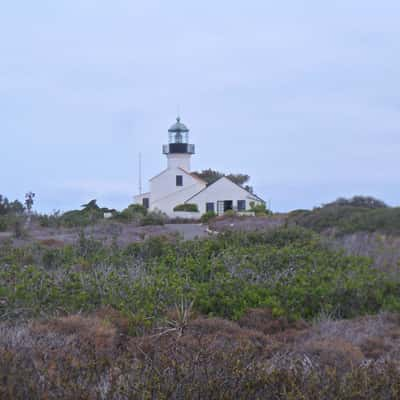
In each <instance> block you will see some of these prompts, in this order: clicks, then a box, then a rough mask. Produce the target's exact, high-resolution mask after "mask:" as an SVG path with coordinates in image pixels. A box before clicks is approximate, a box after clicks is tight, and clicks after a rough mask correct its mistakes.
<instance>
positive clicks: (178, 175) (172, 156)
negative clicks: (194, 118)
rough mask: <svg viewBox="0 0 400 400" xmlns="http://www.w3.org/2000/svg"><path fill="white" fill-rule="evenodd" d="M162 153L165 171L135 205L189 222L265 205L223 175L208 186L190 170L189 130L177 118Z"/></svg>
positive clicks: (157, 176) (191, 148) (155, 177)
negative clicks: (165, 159)
mask: <svg viewBox="0 0 400 400" xmlns="http://www.w3.org/2000/svg"><path fill="white" fill-rule="evenodd" d="M162 152H163V154H165V155H166V156H167V168H166V169H165V170H164V171H161V172H160V173H159V174H157V175H155V176H153V177H152V178H151V179H150V180H149V186H150V191H149V192H147V193H140V194H139V195H137V196H135V203H137V204H141V205H143V206H144V207H145V208H148V209H150V210H151V211H158V212H159V211H161V212H163V213H164V214H166V215H168V216H169V217H170V218H189V219H199V218H200V217H201V215H202V214H204V213H205V212H215V213H217V214H223V213H224V212H226V211H228V210H234V211H237V212H240V213H246V212H250V210H251V207H252V204H253V203H254V204H262V203H264V201H263V200H262V199H260V198H259V197H258V196H256V195H255V194H254V193H250V192H249V191H247V190H246V189H245V188H243V187H241V186H239V185H237V184H236V183H234V182H232V181H231V180H230V179H229V178H228V177H226V176H222V177H221V178H219V179H218V180H217V181H215V182H214V183H212V184H209V185H208V184H207V182H206V181H205V180H203V179H202V178H201V177H199V176H198V175H197V174H195V173H193V172H191V171H190V160H191V158H192V155H193V154H194V144H190V143H189V129H188V127H187V126H186V125H185V124H184V123H182V122H181V119H180V118H179V116H178V117H177V118H176V122H175V123H174V124H173V125H172V126H171V127H170V128H169V129H168V144H164V145H163V147H162Z"/></svg>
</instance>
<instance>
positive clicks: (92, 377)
mask: <svg viewBox="0 0 400 400" xmlns="http://www.w3.org/2000/svg"><path fill="white" fill-rule="evenodd" d="M374 204H375V203H374ZM135 212H136V211H135ZM396 213H397V209H393V208H389V207H386V206H382V205H381V204H379V207H375V206H374V207H371V204H369V206H368V207H365V204H363V205H362V206H360V205H356V206H355V205H354V204H353V205H349V204H334V205H333V204H330V205H326V206H324V207H320V208H317V209H315V210H312V211H296V212H293V213H290V214H287V215H273V216H259V217H251V218H248V217H237V216H225V217H222V218H216V219H214V220H212V221H211V222H210V227H211V228H212V229H214V230H218V231H220V234H218V235H211V236H210V237H205V238H202V239H196V240H183V238H182V237H181V236H180V235H176V234H174V233H173V232H172V231H170V230H169V228H168V226H167V225H148V226H141V225H140V224H137V223H134V221H132V220H128V221H117V220H108V221H99V220H96V221H94V222H93V223H90V219H88V221H89V223H85V226H83V227H69V228H68V227H65V226H62V225H60V224H59V223H58V222H57V221H52V224H53V225H52V226H40V224H39V225H38V221H39V220H36V219H34V220H33V221H32V223H31V225H30V227H29V228H26V229H25V228H24V229H25V232H24V236H22V237H20V238H15V237H13V235H11V237H9V238H8V239H5V240H2V241H0V331H1V335H0V379H1V382H3V384H2V385H0V398H2V399H3V398H4V399H26V398H39V399H41V398H46V399H59V398H63V399H87V398H102V399H143V398H154V399H191V398H201V399H203V398H204V399H208V398H211V399H227V398H237V399H249V398H263V399H271V400H272V399H291V398H292V399H298V398H305V399H309V398H311V399H312V398H315V399H328V400H330V399H355V398H357V399H383V398H384V399H396V398H399V397H400V384H399V382H400V379H399V372H398V371H399V367H400V314H399V312H400V278H399V275H398V260H399V254H398V248H399V247H398V244H399V242H400V239H399V237H397V236H396V232H397V229H398V226H397V222H396V221H397V220H396V219H395V218H394V216H395V215H397V214H396ZM77 215H79V214H77ZM77 215H74V221H77ZM374 215H375V216H376V215H379V217H376V218H375V219H374V218H373V217H372V216H374ZM141 218H142V217H141ZM349 221H352V222H351V223H349ZM354 221H356V222H354ZM389 221H390V223H389ZM57 224H58V225H57ZM42 225H43V224H42ZM361 227H363V228H361ZM364 227H367V228H365V229H364ZM68 232H69V235H70V236H68V235H67V233H68ZM137 232H140V234H139V233H137ZM8 236H10V235H8ZM379 243H380V245H379ZM388 249H391V250H390V251H389V250H388ZM343 250H346V251H343ZM366 256H367V257H366ZM38 377H39V378H38Z"/></svg>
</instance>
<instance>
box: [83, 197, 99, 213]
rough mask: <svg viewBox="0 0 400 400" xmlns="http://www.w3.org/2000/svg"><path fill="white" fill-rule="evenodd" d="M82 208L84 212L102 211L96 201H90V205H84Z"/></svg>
mask: <svg viewBox="0 0 400 400" xmlns="http://www.w3.org/2000/svg"><path fill="white" fill-rule="evenodd" d="M81 207H83V210H82V211H91V210H99V209H100V207H99V206H98V205H97V200H96V199H93V200H90V201H89V203H87V204H82V205H81Z"/></svg>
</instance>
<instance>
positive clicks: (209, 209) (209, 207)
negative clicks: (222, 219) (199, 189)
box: [206, 203, 215, 212]
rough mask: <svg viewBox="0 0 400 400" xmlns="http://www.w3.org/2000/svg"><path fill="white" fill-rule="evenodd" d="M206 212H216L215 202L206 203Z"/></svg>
mask: <svg viewBox="0 0 400 400" xmlns="http://www.w3.org/2000/svg"><path fill="white" fill-rule="evenodd" d="M206 212H215V210H214V203H206Z"/></svg>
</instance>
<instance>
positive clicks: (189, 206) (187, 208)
mask: <svg viewBox="0 0 400 400" xmlns="http://www.w3.org/2000/svg"><path fill="white" fill-rule="evenodd" d="M174 211H189V212H198V211H199V209H198V207H197V204H190V203H185V204H179V205H177V206H175V207H174Z"/></svg>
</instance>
